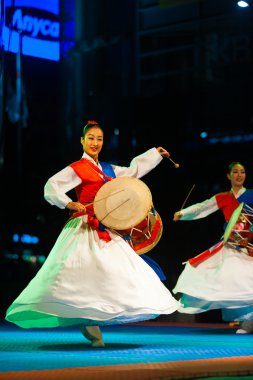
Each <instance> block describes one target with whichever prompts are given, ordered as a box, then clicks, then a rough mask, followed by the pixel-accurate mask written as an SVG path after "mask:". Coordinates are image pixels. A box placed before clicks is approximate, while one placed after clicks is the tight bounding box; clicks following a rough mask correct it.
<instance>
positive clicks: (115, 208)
mask: <svg viewBox="0 0 253 380" xmlns="http://www.w3.org/2000/svg"><path fill="white" fill-rule="evenodd" d="M128 201H130V198H128V199H126V200H125V201H124V202H123V203H121V204H120V205H118V206H117V207H114V208H113V209H112V210H110V211H109V212H108V213H107V214H106V215H105V216H104V217H103V219H102V220H101V221H100V222H101V223H102V222H103V220H104V219H105V218H107V216H108V215H110V214H111V213H112V212H113V211H115V210H117V208H119V207H121V206H123V204H125V203H126V202H128Z"/></svg>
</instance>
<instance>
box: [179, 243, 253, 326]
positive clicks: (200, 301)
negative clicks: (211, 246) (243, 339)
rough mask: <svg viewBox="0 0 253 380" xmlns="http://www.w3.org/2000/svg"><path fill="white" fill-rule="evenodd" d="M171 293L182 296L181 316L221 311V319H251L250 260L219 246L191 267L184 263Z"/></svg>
mask: <svg viewBox="0 0 253 380" xmlns="http://www.w3.org/2000/svg"><path fill="white" fill-rule="evenodd" d="M173 293H174V294H176V293H182V297H181V299H180V301H181V303H182V307H180V308H179V309H178V311H179V312H181V313H188V314H195V313H201V312H205V311H207V310H211V309H222V315H223V319H224V320H227V321H232V320H238V321H241V320H250V319H253V257H250V256H248V255H247V254H246V253H245V252H244V251H243V250H241V251H239V250H237V249H234V248H230V247H229V246H223V247H222V248H221V250H220V251H218V252H217V253H216V254H214V255H213V256H211V257H210V258H208V259H207V260H205V261H203V262H202V263H200V264H199V265H198V266H196V267H194V266H192V265H191V264H189V263H187V264H186V266H185V268H184V270H183V272H182V273H181V275H180V276H179V278H178V281H177V284H176V286H175V288H174V289H173Z"/></svg>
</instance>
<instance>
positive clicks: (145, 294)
mask: <svg viewBox="0 0 253 380" xmlns="http://www.w3.org/2000/svg"><path fill="white" fill-rule="evenodd" d="M103 142H104V132H103V130H102V127H101V126H100V125H99V124H98V123H97V122H96V121H89V122H88V124H87V125H86V126H85V127H84V130H83V135H82V137H81V144H82V146H83V150H84V153H83V156H82V158H81V160H79V161H76V162H74V163H72V164H70V165H69V166H67V167H65V168H64V169H63V170H61V171H60V172H58V173H57V174H55V175H54V176H52V177H51V178H50V179H49V180H48V182H47V183H46V185H45V199H46V200H47V201H48V202H49V203H50V204H51V205H55V206H57V207H59V208H61V209H65V208H67V209H69V210H70V211H71V212H72V213H73V215H72V217H71V218H70V220H69V221H68V222H67V223H66V224H65V226H64V228H63V230H62V232H61V233H60V235H59V237H58V239H57V241H56V243H55V245H54V246H53V248H52V250H51V252H50V253H49V255H48V257H47V260H46V261H45V263H44V264H43V266H42V267H41V269H40V270H39V272H38V273H37V274H36V276H35V277H34V278H33V279H32V281H31V282H30V283H29V284H28V286H27V287H26V288H25V289H24V290H23V292H22V293H21V294H20V295H19V296H18V297H17V298H16V300H15V301H14V302H13V303H12V304H11V306H10V307H9V308H8V310H7V314H6V319H7V321H10V322H13V323H15V324H17V325H18V326H21V327H23V328H33V327H36V328H40V327H57V326H63V327H64V326H71V325H80V326H81V331H82V333H83V335H84V336H85V337H86V338H87V339H88V340H90V341H91V345H92V346H93V347H104V341H103V337H102V334H101V331H100V328H99V326H101V325H111V324H119V323H127V322H135V321H142V320H147V319H152V318H156V317H157V316H158V315H160V314H170V313H173V312H174V311H175V310H177V309H178V307H179V302H178V301H177V300H176V299H175V298H174V297H173V296H172V295H171V293H170V292H169V290H168V289H167V288H166V287H165V286H164V285H163V283H162V282H161V280H160V278H159V277H158V276H157V274H156V273H155V271H154V270H153V269H152V268H151V267H150V266H149V265H147V263H146V262H145V261H144V260H142V259H141V257H139V256H138V255H137V254H136V253H135V251H134V250H133V249H132V248H131V247H130V245H129V244H128V243H127V242H126V241H125V240H124V239H123V238H122V237H120V236H118V235H116V234H115V233H113V232H111V231H110V230H108V229H106V228H104V226H103V225H102V224H101V223H100V222H99V221H98V220H97V218H96V217H95V215H94V210H93V207H92V206H89V207H87V208H86V207H85V205H87V204H90V203H92V202H93V200H94V198H95V196H96V193H97V191H98V190H99V189H100V188H101V186H103V184H104V183H105V181H109V180H111V179H112V178H114V177H123V176H124V177H126V176H128V177H136V178H141V177H143V176H144V175H145V174H147V173H148V172H150V171H151V170H152V169H153V168H155V167H156V166H157V165H158V164H159V163H160V162H161V160H162V156H167V157H168V156H169V153H168V152H167V151H166V150H165V149H163V148H162V147H159V148H152V149H149V150H148V151H147V152H146V153H144V154H142V155H139V156H137V157H135V158H134V159H133V160H132V162H131V163H130V166H129V167H121V166H117V165H116V166H115V165H110V164H107V163H104V162H100V161H99V159H98V156H99V153H100V151H101V149H102V146H103ZM71 189H75V190H76V195H77V198H78V200H77V201H75V200H72V199H71V198H70V197H69V196H68V195H67V193H68V192H69V191H70V190H71Z"/></svg>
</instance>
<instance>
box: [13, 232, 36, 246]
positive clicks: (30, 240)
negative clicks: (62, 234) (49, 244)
mask: <svg viewBox="0 0 253 380" xmlns="http://www.w3.org/2000/svg"><path fill="white" fill-rule="evenodd" d="M12 241H13V243H18V242H21V243H24V244H38V243H39V238H38V237H37V236H32V235H29V234H22V235H19V234H17V233H15V234H13V235H12Z"/></svg>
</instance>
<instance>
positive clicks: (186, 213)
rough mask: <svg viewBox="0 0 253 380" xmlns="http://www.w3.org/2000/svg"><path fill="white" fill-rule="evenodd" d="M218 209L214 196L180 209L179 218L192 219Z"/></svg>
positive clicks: (202, 216)
mask: <svg viewBox="0 0 253 380" xmlns="http://www.w3.org/2000/svg"><path fill="white" fill-rule="evenodd" d="M218 209H219V207H218V205H217V202H216V197H215V196H213V197H212V198H209V199H206V200H205V201H204V202H200V203H196V204H194V205H192V206H189V207H187V208H185V209H183V210H180V212H181V213H182V216H181V218H180V220H194V219H201V218H205V217H206V216H208V215H210V214H212V213H213V212H215V211H217V210H218Z"/></svg>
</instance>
